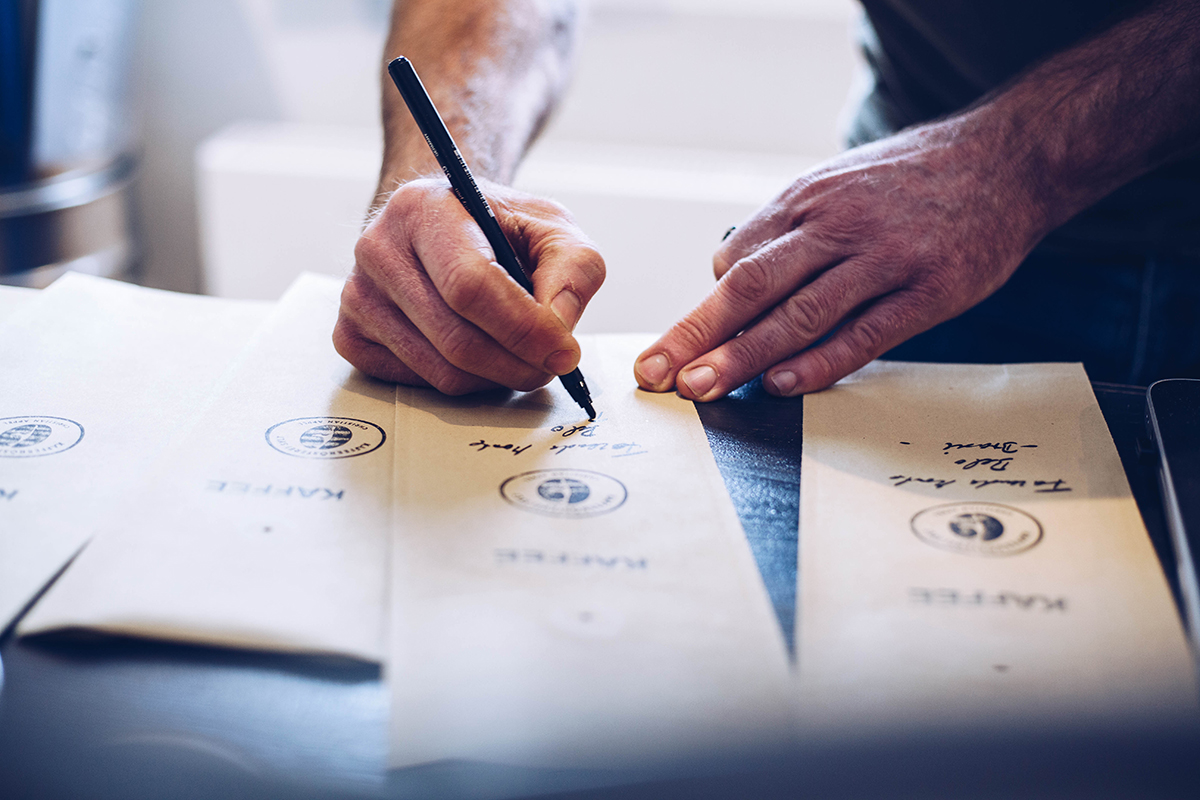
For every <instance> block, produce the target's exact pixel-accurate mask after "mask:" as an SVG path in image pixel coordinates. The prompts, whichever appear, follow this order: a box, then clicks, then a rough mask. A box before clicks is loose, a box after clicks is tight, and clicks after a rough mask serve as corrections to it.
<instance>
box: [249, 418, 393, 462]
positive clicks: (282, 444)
mask: <svg viewBox="0 0 1200 800" xmlns="http://www.w3.org/2000/svg"><path fill="white" fill-rule="evenodd" d="M386 440H387V434H385V433H384V432H383V428H381V427H379V426H378V425H376V424H375V423H373V422H366V421H365V420H361V419H351V418H349V417H300V418H299V419H289V420H288V421H286V422H281V423H279V424H278V425H272V426H271V428H270V429H269V430H268V431H267V444H269V445H271V447H273V448H275V449H276V450H278V451H279V452H281V453H284V454H286V455H289V456H296V457H297V458H321V459H331V458H352V457H353V456H362V455H366V454H367V453H370V452H373V451H375V450H378V449H379V448H380V447H382V446H383V443H384V441H386Z"/></svg>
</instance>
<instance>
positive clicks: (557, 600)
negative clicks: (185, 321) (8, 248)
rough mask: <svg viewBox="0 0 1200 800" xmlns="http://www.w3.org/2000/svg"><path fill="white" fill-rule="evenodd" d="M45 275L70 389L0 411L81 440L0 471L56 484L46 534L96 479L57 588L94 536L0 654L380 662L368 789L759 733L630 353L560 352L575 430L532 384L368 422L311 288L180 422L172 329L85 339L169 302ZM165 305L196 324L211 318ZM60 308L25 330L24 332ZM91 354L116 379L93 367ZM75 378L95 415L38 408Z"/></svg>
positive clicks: (667, 432) (783, 680)
mask: <svg viewBox="0 0 1200 800" xmlns="http://www.w3.org/2000/svg"><path fill="white" fill-rule="evenodd" d="M72 280H73V281H74V282H75V283H76V284H78V285H79V286H80V287H81V288H80V290H79V294H80V296H81V297H84V296H86V295H88V294H89V293H90V295H91V300H90V301H87V302H90V303H91V308H92V309H93V313H94V315H95V316H96V318H97V323H96V324H95V325H94V326H93V327H94V328H95V329H96V331H94V332H92V334H91V347H90V349H88V350H87V352H85V353H82V354H80V355H79V356H78V358H79V359H80V360H84V361H87V362H88V363H89V364H92V365H93V366H92V367H91V368H90V369H91V373H90V374H89V375H88V376H82V375H79V376H77V375H75V374H74V372H75V371H69V372H67V373H64V372H63V371H62V370H61V364H57V365H54V364H51V363H43V369H44V370H45V371H46V373H47V374H48V375H50V376H64V375H65V377H61V379H62V380H64V381H67V382H68V385H67V386H66V387H60V388H59V389H58V390H57V392H56V393H50V394H47V395H46V397H45V399H44V400H42V401H41V402H33V401H29V400H26V401H23V402H22V403H21V404H20V405H21V408H22V409H23V410H25V411H26V413H27V416H29V417H30V418H31V419H32V417H33V416H34V412H36V413H39V414H41V415H42V416H43V417H45V418H47V419H48V418H49V417H50V416H57V417H59V418H62V419H69V420H72V421H75V422H76V423H78V424H79V426H80V429H81V430H82V429H83V427H84V425H85V424H86V427H87V435H86V436H84V437H79V438H78V440H77V441H76V442H75V444H74V445H73V446H72V447H69V448H67V447H64V448H63V449H61V451H60V450H55V451H53V452H46V454H45V455H44V456H41V459H42V461H41V462H36V460H35V459H27V461H28V462H29V463H45V464H51V465H53V464H54V463H55V462H58V463H60V464H67V465H69V466H70V467H71V468H73V469H76V470H77V471H78V474H77V476H76V477H74V478H73V480H72V481H70V482H67V483H65V484H64V485H63V486H62V487H61V488H60V489H59V492H60V494H59V495H56V496H55V497H56V498H57V499H55V500H52V501H42V500H41V499H40V497H36V498H32V499H35V500H38V503H37V504H36V507H37V508H38V509H40V512H39V513H41V514H43V515H45V516H50V517H54V516H55V515H57V514H58V509H59V508H61V505H62V499H61V498H62V497H63V496H64V495H63V494H62V493H66V492H71V491H76V492H78V490H76V489H74V488H73V487H74V485H75V484H76V483H78V484H80V485H87V484H88V478H87V477H85V476H87V475H91V474H93V473H95V472H97V471H103V472H105V474H106V475H111V476H118V475H119V476H121V478H120V480H121V484H120V486H118V487H114V488H111V489H106V491H105V502H104V503H98V502H89V503H78V504H77V505H76V507H75V508H74V509H73V512H72V515H71V517H70V518H69V519H64V520H62V521H61V524H59V523H55V524H58V525H59V527H61V528H62V529H64V530H69V531H70V532H71V534H72V536H71V537H70V545H71V546H70V548H68V549H66V550H63V549H61V548H60V550H59V551H57V553H56V556H57V558H58V559H59V562H58V563H61V560H63V559H65V558H67V557H69V556H70V554H71V553H72V552H74V550H75V549H76V548H78V547H79V546H80V545H81V544H82V543H83V541H84V540H85V539H87V538H88V537H89V536H92V537H93V538H92V541H91V542H90V544H89V545H88V546H87V547H86V549H84V550H83V552H82V553H81V554H80V555H79V556H77V557H76V558H75V561H74V562H73V564H72V565H71V568H70V569H69V570H68V571H67V572H66V573H65V574H64V575H63V576H62V577H61V578H60V579H59V580H58V581H57V582H56V583H55V584H54V586H53V588H52V589H51V590H50V591H48V592H47V593H46V595H45V597H43V598H42V599H41V600H40V602H39V603H38V604H37V605H36V606H35V607H34V609H33V610H32V611H31V612H30V613H29V614H28V615H26V616H25V618H24V619H23V620H22V622H21V624H20V628H19V630H20V632H21V633H23V634H34V633H45V632H48V631H63V630H71V629H79V628H86V629H89V630H98V631H104V632H108V633H113V634H123V635H135V636H153V637H159V638H165V639H172V640H177V641H186V642H196V643H204V644H216V645H225V646H244V647H251V648H257V649H272V650H282V651H288V652H302V653H318V654H323V655H334V656H347V657H351V658H357V659H365V660H369V661H375V662H380V663H383V664H384V665H385V671H386V674H387V675H388V678H389V680H390V682H391V685H392V688H393V694H394V697H395V701H396V713H395V714H394V719H395V720H396V724H395V726H394V737H393V763H394V764H396V765H409V764H415V763H423V762H427V761H435V760H441V759H447V758H475V759H480V760H490V761H502V762H506V763H519V764H527V765H542V766H564V765H583V764H589V765H595V764H604V765H611V764H617V763H629V762H634V761H644V760H654V759H657V758H662V757H666V756H672V755H676V754H681V753H687V752H690V751H692V750H694V749H695V748H711V747H714V746H721V745H727V744H729V743H737V744H740V745H743V746H749V745H750V743H752V742H758V741H762V740H764V739H765V740H771V741H774V740H777V739H778V738H779V737H781V736H783V735H785V734H786V732H787V730H788V729H789V726H790V725H791V722H792V717H791V714H790V713H789V706H788V703H789V686H790V675H789V670H788V661H787V655H786V651H785V648H784V646H783V641H782V637H781V635H780V631H779V629H778V626H777V625H776V623H775V621H774V617H773V615H772V612H771V609H770V605H769V603H768V600H767V598H766V595H765V591H764V589H763V586H762V583H761V581H760V580H759V578H758V575H757V573H756V571H755V568H754V563H753V559H752V557H751V555H750V553H749V549H748V547H747V544H746V541H745V538H744V536H743V535H742V532H741V530H740V527H739V525H738V523H737V519H736V515H735V514H734V512H733V509H732V505H731V503H730V501H729V499H728V497H727V496H726V495H725V493H724V491H723V487H722V484H721V479H720V476H719V474H718V472H717V470H716V468H715V464H714V462H713V460H712V456H711V454H710V453H709V451H708V448H707V443H706V440H705V438H704V433H703V430H702V429H701V427H700V425H699V421H698V418H697V417H696V414H695V410H694V408H693V407H692V405H691V404H690V403H688V402H686V401H684V400H682V399H680V398H678V397H674V396H670V397H656V396H651V395H647V394H645V393H641V392H637V391H636V389H635V385H634V383H633V380H632V377H631V375H630V373H629V370H628V367H627V364H628V363H629V360H630V358H631V357H632V354H633V353H635V352H636V351H637V349H638V348H639V347H640V346H641V344H640V343H639V342H638V341H636V340H631V339H610V340H596V341H592V342H587V343H585V344H584V347H585V351H586V352H588V354H589V355H588V359H587V360H585V362H584V368H585V371H586V372H587V374H588V376H589V379H590V381H591V382H592V388H593V391H594V393H595V395H596V399H597V402H598V403H600V404H601V410H602V416H601V418H600V419H599V420H597V422H595V423H592V424H588V421H587V420H586V418H584V417H582V416H581V414H580V412H579V409H578V407H576V406H575V405H574V404H573V403H572V402H571V401H570V399H569V398H568V397H567V395H566V394H565V392H563V391H562V390H561V389H560V388H559V387H557V386H553V387H549V388H547V389H544V390H541V391H538V392H534V393H529V394H526V395H523V396H520V397H509V396H507V395H504V396H498V395H497V396H491V397H485V398H471V399H466V400H460V401H451V400H446V399H443V398H440V397H437V396H436V395H432V394H430V393H427V392H408V391H406V392H405V394H404V397H403V398H402V402H400V403H397V402H396V398H395V391H396V390H395V387H393V386H391V385H386V384H382V383H379V382H377V381H374V380H371V379H369V378H367V377H365V376H363V375H362V374H361V373H357V372H356V371H354V370H353V369H352V368H351V367H350V366H349V365H348V364H346V363H345V362H344V361H343V360H342V359H341V358H340V357H338V356H337V354H336V353H335V352H334V350H333V348H332V345H331V342H330V332H331V331H332V328H333V323H334V320H335V319H336V315H337V307H338V294H339V290H340V286H339V284H338V283H337V282H336V281H332V280H328V279H321V278H316V277H311V276H310V277H305V278H302V279H301V280H300V281H298V282H297V284H296V285H294V286H293V287H292V289H291V290H289V292H288V294H287V295H286V296H285V297H284V298H283V300H282V301H281V302H280V303H279V304H278V305H277V306H275V307H274V309H272V310H271V312H270V314H269V315H268V316H267V317H266V319H265V321H263V322H262V324H261V326H260V327H259V328H258V330H257V332H256V333H255V334H254V335H253V337H252V338H251V339H250V340H249V342H248V343H247V344H246V345H245V347H244V348H242V349H241V352H240V354H239V355H238V356H237V358H236V359H235V360H234V362H233V364H232V366H231V367H230V368H229V369H228V371H227V372H226V373H225V375H224V377H223V378H222V379H221V380H220V381H217V384H218V385H217V386H216V388H215V390H213V391H212V393H211V395H209V396H208V397H207V400H206V401H204V400H202V398H203V397H205V395H206V394H207V392H206V391H204V389H202V388H200V387H195V386H194V385H193V384H190V385H188V387H187V388H186V389H185V388H184V387H183V386H180V385H177V384H175V383H172V384H171V391H170V392H164V391H162V390H160V388H159V387H160V385H161V384H162V383H163V382H164V381H170V382H174V381H178V380H180V378H178V377H177V376H176V375H175V372H165V371H163V370H162V369H161V367H160V365H161V364H164V363H168V362H169V363H171V364H173V365H176V366H175V370H176V372H178V371H186V370H187V369H188V368H189V367H188V366H187V365H188V364H189V363H190V362H191V360H192V359H193V356H192V355H190V353H189V352H187V351H186V350H185V348H183V346H182V345H181V343H180V341H179V340H181V339H182V340H184V341H187V340H189V339H190V338H199V332H198V331H195V330H193V331H191V332H190V333H185V334H184V335H182V336H175V337H169V336H167V335H165V334H164V335H156V334H155V331H156V329H157V328H159V327H165V326H166V325H167V324H168V323H167V322H164V321H163V320H162V319H161V317H170V318H172V319H171V323H170V324H175V320H174V316H175V312H174V311H167V312H154V313H157V314H158V315H159V317H160V319H159V320H158V321H157V322H156V321H155V320H154V319H149V318H148V319H147V320H146V321H145V323H144V324H140V327H139V328H138V329H137V331H136V333H135V334H134V333H131V334H130V335H128V336H126V337H125V338H124V339H123V340H121V341H120V342H114V341H112V340H111V339H108V340H106V339H105V338H104V333H105V330H106V323H105V322H104V320H105V318H106V316H105V310H106V309H109V308H111V307H112V306H113V305H114V304H115V303H116V302H117V301H113V300H110V299H109V298H110V296H111V297H119V298H120V300H121V301H122V302H128V303H130V304H132V305H135V306H144V307H146V308H147V309H149V308H151V307H155V308H156V307H158V306H159V305H160V302H162V303H167V302H173V301H176V300H179V298H176V297H174V296H163V295H159V294H157V293H148V292H147V291H146V290H137V289H133V288H130V287H124V286H118V285H115V284H107V283H101V282H96V281H88V280H85V279H72ZM55 292H58V293H59V294H61V293H62V290H61V289H54V290H51V291H50V292H48V293H47V294H46V296H45V298H43V300H49V299H50V298H51V297H52V296H53V295H54V293H55ZM187 302H190V303H192V304H195V305H197V306H198V307H199V306H205V307H206V310H207V312H208V314H207V316H205V315H204V314H201V315H200V316H199V319H200V320H204V319H207V320H208V322H209V324H212V325H215V324H217V320H218V318H219V317H220V316H221V314H222V313H223V309H224V306H220V305H214V304H215V303H218V301H212V300H205V299H200V298H187ZM84 304H86V302H85V303H84ZM31 310H32V309H31ZM255 310H256V311H258V312H260V318H261V309H260V308H259V307H257V306H256V307H255ZM61 313H64V312H63V311H62V310H60V309H57V308H50V309H49V310H47V309H45V308H42V309H41V317H40V323H39V324H41V325H43V326H48V325H50V324H51V323H52V320H53V319H54V318H55V316H56V315H58V314H61ZM125 316H127V317H128V316H129V314H128V313H126V314H125ZM139 319H140V318H139ZM127 322H128V320H127ZM200 327H201V328H203V327H204V325H203V323H201V324H200ZM29 337H30V338H36V337H34V336H33V334H29ZM245 337H246V331H242V332H241V334H240V338H241V339H245ZM77 338H78V335H77V334H74V333H73V334H71V335H67V336H64V341H74V340H75V339H77ZM191 346H192V348H193V349H196V348H200V347H202V345H199V344H198V343H196V342H192V344H191ZM64 347H65V346H64ZM139 347H140V348H141V349H137V348H139ZM112 352H119V353H121V356H120V358H121V360H120V362H119V363H116V364H110V363H107V362H105V361H104V360H103V359H102V358H100V356H99V354H102V353H112ZM210 357H211V358H213V359H214V360H218V359H217V357H216V355H215V354H210ZM230 357H231V353H229V352H224V353H222V354H221V358H223V360H225V361H226V362H228V361H229V359H230ZM37 361H38V360H37V359H31V363H36V362H37ZM129 374H133V375H135V376H136V380H130V381H127V380H126V377H127V375H129ZM39 383H40V381H39ZM89 383H91V384H95V383H104V384H106V389H105V392H104V393H103V394H104V395H105V397H104V402H103V403H101V402H100V397H99V393H92V394H91V395H90V399H89V402H90V403H92V405H87V406H86V407H83V406H66V407H64V406H63V404H62V403H61V402H60V403H58V404H57V405H56V404H55V403H54V402H53V399H54V397H55V396H57V395H61V396H76V395H88V393H87V391H86V390H87V386H88V384H89ZM209 383H210V384H211V383H213V378H212V377H211V376H210V378H209ZM126 384H129V385H126ZM204 388H208V387H204ZM151 413H153V414H154V415H156V417H157V418H159V419H161V420H162V423H161V424H160V425H159V428H161V429H162V430H163V431H164V434H163V436H162V440H161V441H159V440H155V443H154V447H153V448H152V449H153V451H154V452H144V451H145V446H143V445H142V444H141V443H140V442H139V443H137V444H136V445H134V444H131V443H130V442H129V441H127V440H126V439H123V438H122V437H121V436H120V432H121V431H124V430H125V429H126V428H127V427H128V426H129V425H130V424H131V423H132V422H133V421H135V420H140V419H144V418H145V417H146V415H148V414H151ZM168 421H169V423H171V424H168ZM21 424H22V425H35V426H36V425H39V424H41V423H39V422H37V421H33V422H26V421H24V420H22V421H21ZM21 430H26V428H24V427H22V428H21ZM92 430H99V431H101V434H104V435H105V436H108V435H109V434H107V432H108V431H112V434H111V436H109V438H112V439H113V440H114V441H109V439H108V438H103V436H101V435H97V436H93V435H92ZM171 430H176V432H175V433H174V434H173V435H170V436H168V433H169V432H170V431H171ZM510 434H511V435H510ZM0 435H3V432H2V431H0ZM12 435H13V436H14V437H15V436H17V435H18V434H12ZM20 435H26V434H20ZM31 435H32V436H33V437H34V438H36V435H37V434H31ZM55 435H57V434H55ZM168 438H169V439H170V442H169V443H168V442H167V439H168ZM501 440H503V441H501ZM510 440H511V441H510ZM47 441H50V442H53V441H56V440H54V439H53V437H51V439H49V440H47ZM506 445H507V446H506ZM18 446H20V447H25V446H26V445H25V444H24V442H20V443H18ZM29 446H30V447H32V446H33V445H29ZM41 446H45V444H44V443H43V445H41ZM155 452H157V457H154V453H155ZM135 461H136V467H137V471H136V473H135V471H134V470H133V466H134V462H135ZM12 463H13V464H16V463H17V462H16V460H14V461H13V462H12ZM126 464H129V465H130V466H129V468H127V467H126ZM150 464H152V466H150V467H149V469H147V465H150ZM0 466H5V465H0ZM6 474H11V475H13V476H16V477H15V479H16V480H18V481H24V485H27V486H30V487H42V486H45V485H50V484H52V483H53V482H52V481H49V480H47V479H46V478H45V476H44V475H41V474H35V473H32V472H29V471H22V469H19V468H14V469H12V470H10V471H9V472H8V473H6ZM58 474H60V475H61V474H62V473H61V471H59V473H58ZM114 479H115V478H114ZM76 497H77V499H78V498H79V495H78V494H77V495H76ZM22 499H24V496H22ZM30 505H31V507H33V506H34V504H33V503H31V504H30ZM40 524H41V523H40V522H31V523H29V524H28V525H27V526H26V527H25V530H26V531H27V532H29V531H35V530H38V528H39V525H40ZM25 538H27V539H28V538H32V537H29V536H26V537H25ZM389 553H390V554H391V555H390V562H389ZM51 560H52V559H49V558H47V559H46V564H49V563H50V561H51ZM27 562H28V560H26V563H27ZM52 571H53V569H52V568H47V566H46V565H43V566H42V568H40V570H38V571H37V572H38V573H39V576H40V577H39V580H41V581H44V580H45V579H46V577H48V575H49V573H50V572H52ZM31 572H32V571H31ZM389 596H390V598H391V600H390V607H389V603H388V601H387V599H386V598H388V597H389ZM387 617H390V618H391V620H392V626H391V634H392V635H391V636H390V638H389V637H387V636H385V633H384V625H383V621H384V619H385V618H387Z"/></svg>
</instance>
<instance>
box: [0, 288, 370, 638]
mask: <svg viewBox="0 0 1200 800" xmlns="http://www.w3.org/2000/svg"><path fill="white" fill-rule="evenodd" d="M340 288H341V284H340V282H339V281H336V280H334V279H332V278H322V277H317V276H311V275H309V276H304V277H302V278H300V279H298V280H297V282H296V283H295V284H293V286H292V287H291V288H290V289H289V290H288V292H287V294H286V295H285V296H284V297H283V299H282V300H281V301H280V302H279V304H278V305H277V306H276V308H275V309H274V311H273V312H272V314H271V316H270V318H269V319H268V320H267V321H266V322H265V323H264V325H263V327H262V329H261V330H260V331H259V333H258V335H257V336H256V337H255V339H254V340H253V342H252V343H251V344H250V345H248V346H247V348H246V350H245V352H243V354H242V356H241V358H240V359H239V363H238V366H237V367H236V368H235V369H234V370H233V371H232V373H231V374H230V375H229V376H228V377H227V379H226V381H225V382H224V386H223V388H222V389H221V390H220V391H219V392H218V393H217V395H216V396H215V397H214V398H213V400H212V402H211V403H210V404H209V405H208V407H207V409H206V410H205V411H204V412H203V413H202V414H200V415H199V416H198V417H197V418H196V420H195V424H194V425H193V426H192V427H191V428H190V431H189V432H188V434H187V435H186V436H184V437H182V439H181V440H180V441H179V442H178V443H176V444H175V445H173V446H172V448H171V449H170V450H169V451H168V452H167V453H166V454H164V456H163V457H162V458H161V459H160V460H159V461H158V463H157V465H156V467H155V470H154V475H153V476H152V479H151V480H149V481H147V482H145V483H143V484H142V485H140V486H137V487H135V488H134V489H132V490H130V492H129V496H128V498H127V500H126V502H125V503H124V504H123V506H122V509H121V511H120V512H119V513H117V514H115V515H114V516H113V518H112V520H111V523H110V524H109V525H107V526H106V527H105V528H104V529H103V530H102V531H101V532H100V534H99V535H98V536H97V537H96V539H95V540H94V541H93V542H92V544H91V545H90V546H89V547H88V548H87V549H86V550H85V551H84V552H83V553H82V554H81V555H80V557H79V558H78V559H76V561H75V563H74V564H73V565H72V566H71V568H70V569H69V570H68V571H67V572H66V574H64V575H63V577H62V579H60V580H59V581H58V582H57V583H56V584H55V586H54V587H53V588H52V589H51V590H50V591H49V592H48V593H47V595H46V597H45V598H44V599H43V600H42V601H41V602H40V603H39V604H38V605H37V606H36V607H35V608H34V609H33V611H32V612H31V613H30V615H29V616H28V617H27V618H26V619H25V620H24V621H23V623H22V625H21V626H20V628H19V630H20V632H22V633H32V632H37V631H46V630H51V629H63V628H88V629H93V630H100V631H105V632H109V633H118V634H125V635H134V636H148V637H159V638H163V639H172V640H177V641H186V642H196V643H204V644H217V645H228V646H239V647H249V648H258V649H265V650H279V651H285V652H299V653H313V654H325V655H337V656H346V657H351V658H355V659H362V660H367V661H379V660H380V659H381V658H382V655H383V640H382V635H383V612H384V582H385V576H386V570H387V544H388V536H389V530H388V525H389V521H390V517H391V468H392V454H391V448H392V446H393V445H392V441H391V440H392V433H391V427H392V421H393V417H394V411H393V404H394V399H393V398H394V388H393V387H392V386H391V385H390V384H384V383H380V382H377V381H374V380H372V379H370V378H367V377H366V376H364V375H362V374H361V373H358V372H356V371H355V370H354V369H353V368H352V367H350V365H349V364H347V363H346V362H345V361H344V360H342V358H341V357H340V356H338V354H337V353H336V352H335V351H334V349H333V345H332V342H331V340H330V333H331V331H332V330H333V324H334V320H335V319H336V317H337V309H338V295H339V291H340Z"/></svg>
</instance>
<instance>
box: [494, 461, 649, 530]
mask: <svg viewBox="0 0 1200 800" xmlns="http://www.w3.org/2000/svg"><path fill="white" fill-rule="evenodd" d="M500 496H501V497H503V498H504V499H505V500H507V501H508V502H509V503H512V504H513V505H514V506H516V507H517V508H521V509H524V510H525V511H532V512H533V513H535V514H543V515H545V516H548V517H562V518H566V519H584V518H586V517H595V516H599V515H600V514H607V513H609V512H610V511H615V510H616V509H618V508H620V507H621V505H622V504H623V503H624V502H625V500H626V498H627V497H628V496H629V493H628V492H627V491H626V490H625V484H623V483H621V482H620V481H619V480H617V479H616V478H612V477H610V476H608V475H604V474H601V473H599V472H592V471H591V470H586V469H539V470H534V471H532V472H522V473H521V474H520V475H514V476H512V477H511V478H509V479H508V480H506V481H505V482H504V483H502V484H500Z"/></svg>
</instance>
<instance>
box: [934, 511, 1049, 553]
mask: <svg viewBox="0 0 1200 800" xmlns="http://www.w3.org/2000/svg"><path fill="white" fill-rule="evenodd" d="M912 530H913V533H915V534H916V535H917V538H918V539H920V540H921V541H923V542H925V543H926V544H931V545H933V546H934V547H937V548H940V549H942V550H948V551H950V552H951V553H959V554H961V555H969V556H985V557H986V556H1014V555H1017V554H1018V553H1024V552H1025V551H1026V550H1029V549H1030V548H1031V547H1033V546H1034V545H1036V544H1037V543H1038V542H1040V541H1041V540H1042V525H1041V523H1040V522H1038V521H1037V520H1036V519H1034V518H1033V517H1032V516H1030V515H1029V514H1027V513H1025V512H1024V511H1021V510H1020V509H1018V508H1012V507H1011V506H1003V505H1000V504H999V503H948V504H946V505H941V506H934V507H933V508H927V509H925V510H924V511H922V512H920V513H919V514H917V515H916V516H914V517H913V518H912Z"/></svg>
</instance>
